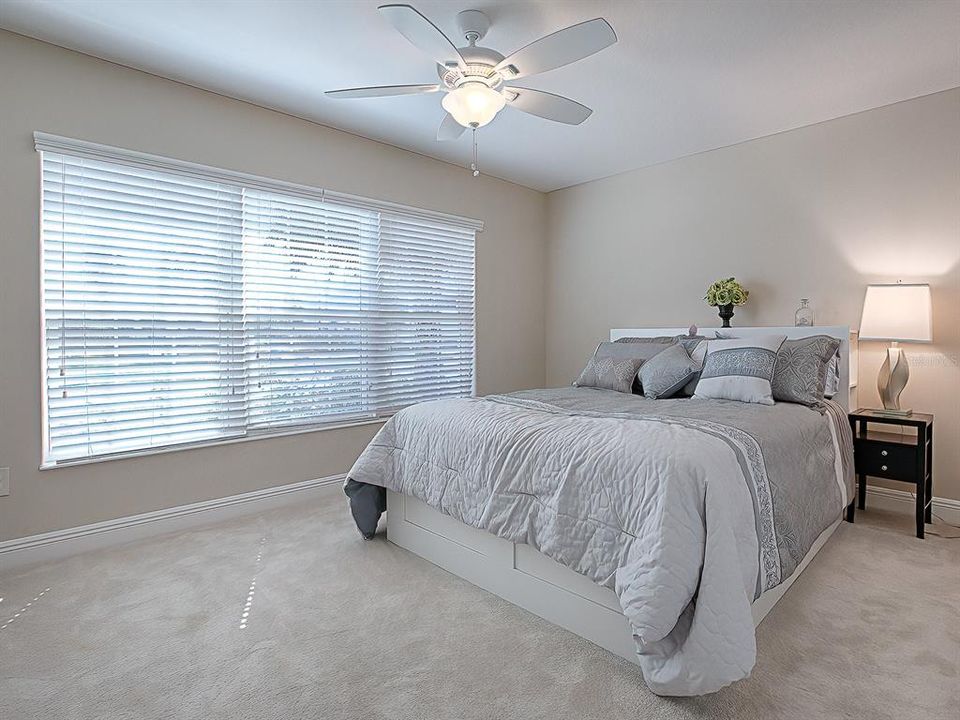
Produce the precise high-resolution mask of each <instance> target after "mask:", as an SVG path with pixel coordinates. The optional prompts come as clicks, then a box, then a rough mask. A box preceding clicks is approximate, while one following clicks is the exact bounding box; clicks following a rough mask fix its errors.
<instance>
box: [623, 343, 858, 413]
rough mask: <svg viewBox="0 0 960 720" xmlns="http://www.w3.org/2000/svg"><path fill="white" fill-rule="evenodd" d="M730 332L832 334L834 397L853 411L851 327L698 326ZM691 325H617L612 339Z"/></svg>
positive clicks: (848, 410) (847, 409)
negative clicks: (836, 372)
mask: <svg viewBox="0 0 960 720" xmlns="http://www.w3.org/2000/svg"><path fill="white" fill-rule="evenodd" d="M717 331H719V332H722V333H727V334H729V335H730V336H731V337H738V338H748V337H754V336H757V335H786V336H787V338H788V339H796V338H804V337H810V336H811V335H829V336H830V337H835V338H837V339H838V340H839V341H840V391H839V392H838V393H837V395H836V397H834V398H833V399H834V401H836V402H837V403H838V404H839V405H841V406H843V409H844V410H845V411H847V412H850V393H849V391H848V388H850V387H851V385H850V328H849V327H848V326H846V325H829V326H813V327H793V326H790V327H732V328H697V334H698V335H705V336H706V337H707V338H708V339H713V338H714V337H716V335H715V334H714V333H715V332H717ZM688 332H689V328H618V329H616V330H611V331H610V339H611V340H619V339H620V338H622V337H658V336H661V335H686V334H687V333H688Z"/></svg>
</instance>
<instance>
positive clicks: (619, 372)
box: [574, 355, 643, 393]
mask: <svg viewBox="0 0 960 720" xmlns="http://www.w3.org/2000/svg"><path fill="white" fill-rule="evenodd" d="M641 365H643V359H642V358H637V357H632V358H631V357H627V358H614V357H597V356H596V355H594V356H593V357H592V358H590V361H589V362H588V363H587V366H586V367H585V368H584V369H583V372H581V373H580V377H578V378H577V381H576V382H575V383H574V385H576V386H577V387H595V388H602V389H604V390H616V391H617V392H622V393H630V392H631V391H632V390H633V381H634V379H635V378H636V377H637V370H639V369H640V366H641Z"/></svg>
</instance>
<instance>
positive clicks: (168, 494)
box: [0, 31, 546, 540]
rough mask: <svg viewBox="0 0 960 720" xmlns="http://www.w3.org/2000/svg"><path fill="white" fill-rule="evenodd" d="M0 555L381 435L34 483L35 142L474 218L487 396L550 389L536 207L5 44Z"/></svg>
mask: <svg viewBox="0 0 960 720" xmlns="http://www.w3.org/2000/svg"><path fill="white" fill-rule="evenodd" d="M0 68H2V71H0V466H9V467H10V468H11V476H12V492H11V495H10V496H9V497H0V540H4V539H9V538H15V537H21V536H24V535H29V534H33V533H39V532H44V531H48V530H54V529H58V528H65V527H71V526H76V525H81V524H85V523H91V522H96V521H100V520H105V519H109V518H114V517H119V516H124V515H129V514H133V513H140V512H147V511H150V510H156V509H160V508H164V507H170V506H174V505H180V504H184V503H190V502H196V501H200V500H206V499H210V498H215V497H222V496H225V495H231V494H235V493H241V492H246V491H250V490H255V489H259V488H263V487H268V486H271V485H281V484H285V483H290V482H296V481H299V480H306V479H310V478H316V477H321V476H325V475H330V474H334V473H338V472H344V471H346V470H347V469H348V468H349V466H350V464H351V463H352V462H353V460H354V459H355V458H356V456H357V454H358V453H359V452H360V450H361V449H362V448H363V446H364V444H365V443H366V442H367V441H368V440H369V438H370V437H371V436H372V435H373V433H374V431H375V430H376V427H375V426H365V427H358V428H353V429H348V430H330V431H323V432H315V433H310V434H305V435H298V436H291V437H285V438H278V439H270V440H258V441H253V442H246V443H239V444H233V445H226V446H220V447H214V448H205V449H196V450H189V451H184V452H177V453H169V454H164V455H156V456H152V457H144V458H138V459H130V460H119V461H112V462H108V463H98V464H94V465H87V466H81V467H74V468H63V469H58V470H51V471H44V472H40V471H38V470H37V466H38V465H39V463H40V325H39V322H40V321H39V317H40V314H39V313H40V311H39V284H38V279H39V254H38V246H39V238H38V213H39V191H38V188H39V156H38V155H37V153H36V152H35V151H34V150H33V140H32V133H33V131H35V130H42V131H46V132H51V133H55V134H58V135H65V136H68V137H73V138H80V139H84V140H91V141H95V142H101V143H105V144H109V145H117V146H120V147H125V148H131V149H135V150H141V151H145V152H150V153H156V154H160V155H166V156H169V157H174V158H180V159H184V160H189V161H193V162H199V163H205V164H208V165H214V166H217V167H222V168H229V169H232V170H239V171H244V172H249V173H255V174H258V175H265V176H268V177H273V178H280V179H283V180H288V181H292V182H298V183H306V184H312V185H319V186H323V187H329V188H331V189H334V190H338V191H342V192H348V193H355V194H358V195H364V196H368V197H372V198H379V199H384V200H390V201H394V202H400V203H405V204H409V205H415V206H418V207H423V208H430V209H433V210H440V211H443V212H449V213H456V214H461V215H467V216H470V217H476V218H480V219H482V220H484V221H485V222H486V231H485V232H484V233H482V234H481V235H480V236H479V237H478V241H477V389H478V391H479V392H480V393H490V392H499V391H509V390H514V389H518V388H524V387H536V386H539V385H542V384H543V372H544V329H543V316H544V308H543V303H544V276H543V261H544V228H545V204H546V203H545V198H544V196H543V195H542V194H540V193H538V192H534V191H532V190H528V189H525V188H521V187H519V186H516V185H513V184H511V183H507V182H503V181H500V180H495V179H493V178H489V177H483V176H481V177H480V178H477V179H474V178H473V177H471V175H470V173H469V172H468V171H466V170H464V169H462V168H457V167H454V166H452V165H449V164H446V163H442V162H438V161H435V160H431V159H428V158H426V157H423V156H420V155H416V154H413V153H409V152H406V151H403V150H399V149H396V148H393V147H390V146H387V145H383V144H380V143H376V142H372V141H369V140H365V139H362V138H359V137H356V136H353V135H350V134H347V133H343V132H339V131H337V130H332V129H329V128H325V127H322V126H320V125H315V124H312V123H309V122H305V121H302V120H298V119H295V118H292V117H289V116H286V115H283V114H280V113H276V112H272V111H269V110H265V109H262V108H258V107H255V106H253V105H249V104H246V103H242V102H238V101H235V100H230V99H227V98H224V97H220V96H218V95H214V94H212V93H207V92H203V91H201V90H197V89H194V88H191V87H188V86H186V85H182V84H178V83H175V82H170V81H167V80H163V79H160V78H157V77H154V76H151V75H147V74H144V73H140V72H137V71H134V70H129V69H127V68H123V67H120V66H117V65H113V64H111V63H107V62H103V61H100V60H96V59H93V58H90V57H87V56H84V55H80V54H77V53H73V52H70V51H67V50H62V49H60V48H56V47H54V46H51V45H46V44H43V43H40V42H36V41H33V40H29V39H26V38H23V37H21V36H18V35H13V34H10V33H7V32H3V31H0Z"/></svg>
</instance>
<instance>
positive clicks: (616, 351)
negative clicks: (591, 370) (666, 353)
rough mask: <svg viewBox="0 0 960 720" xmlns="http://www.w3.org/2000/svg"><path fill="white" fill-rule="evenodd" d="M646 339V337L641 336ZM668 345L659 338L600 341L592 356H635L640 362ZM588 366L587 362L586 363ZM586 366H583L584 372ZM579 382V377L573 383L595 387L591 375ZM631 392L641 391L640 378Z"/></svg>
mask: <svg viewBox="0 0 960 720" xmlns="http://www.w3.org/2000/svg"><path fill="white" fill-rule="evenodd" d="M643 339H644V340H646V339H647V338H643ZM667 340H669V341H670V342H673V338H667ZM667 347H669V344H667V343H665V342H661V341H660V339H659V338H657V339H656V341H655V342H649V343H648V342H636V343H632V342H631V343H621V342H619V341H617V342H602V343H600V344H599V345H597V349H596V350H595V351H594V353H593V356H594V357H596V358H613V359H615V360H624V359H627V358H637V359H638V360H640V361H641V362H643V361H646V360H649V359H650V358H652V357H654V356H655V355H656V354H657V353H660V352H663V350H664V349H666V348H667ZM587 367H589V363H588V365H587ZM586 370H587V368H584V372H586ZM580 376H581V378H583V373H580ZM583 380H584V381H583V382H581V380H580V378H577V380H576V381H575V382H574V383H573V384H574V385H578V386H580V385H582V386H584V387H596V386H595V385H593V384H592V383H593V382H595V380H594V379H593V376H590V377H588V378H583ZM633 392H635V393H637V394H638V395H639V394H640V393H641V392H642V391H641V388H640V380H639V378H637V381H636V383H634V387H633Z"/></svg>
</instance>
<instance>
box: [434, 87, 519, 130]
mask: <svg viewBox="0 0 960 720" xmlns="http://www.w3.org/2000/svg"><path fill="white" fill-rule="evenodd" d="M506 102H507V101H506V98H504V97H503V93H499V92H497V91H496V90H494V89H492V88H489V87H487V86H486V85H484V84H483V83H481V82H468V83H464V84H463V85H461V86H460V87H458V88H457V89H456V90H451V91H450V92H448V93H447V94H446V95H445V96H444V98H443V100H441V101H440V104H441V105H443V109H444V110H446V111H447V112H448V113H450V114H451V115H453V119H454V120H456V121H457V122H458V123H460V124H461V125H463V126H464V127H468V128H478V127H483V126H484V125H486V124H487V123H488V122H490V121H491V120H493V118H495V117H496V115H497V113H498V112H500V111H501V110H503V106H504V105H506Z"/></svg>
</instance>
